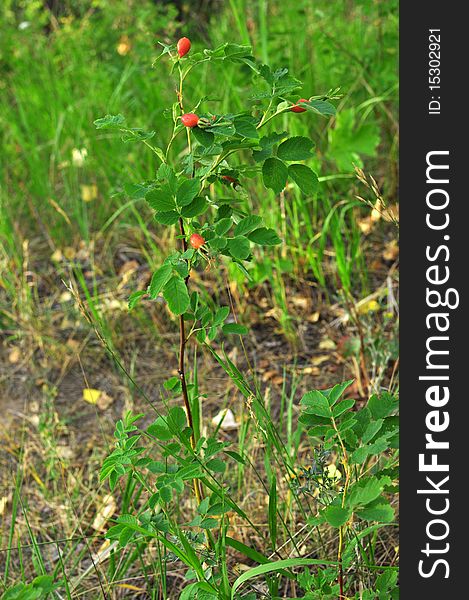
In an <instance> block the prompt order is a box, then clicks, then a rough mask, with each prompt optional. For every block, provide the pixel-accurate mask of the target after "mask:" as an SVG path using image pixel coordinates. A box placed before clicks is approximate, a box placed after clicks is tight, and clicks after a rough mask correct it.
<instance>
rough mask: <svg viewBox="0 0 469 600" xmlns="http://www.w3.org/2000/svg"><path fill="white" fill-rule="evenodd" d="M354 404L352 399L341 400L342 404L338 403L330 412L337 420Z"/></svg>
mask: <svg viewBox="0 0 469 600" xmlns="http://www.w3.org/2000/svg"><path fill="white" fill-rule="evenodd" d="M354 404H355V400H353V398H349V399H347V400H342V402H339V404H337V405H336V406H334V408H333V410H332V414H333V416H334V419H337V417H340V415H341V414H343V413H344V412H345V411H346V410H349V409H350V408H352V406H353V405H354Z"/></svg>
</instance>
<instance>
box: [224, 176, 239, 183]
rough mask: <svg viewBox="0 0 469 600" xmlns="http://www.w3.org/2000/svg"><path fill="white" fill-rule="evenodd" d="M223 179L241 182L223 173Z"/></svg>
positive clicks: (229, 181) (230, 181)
mask: <svg viewBox="0 0 469 600" xmlns="http://www.w3.org/2000/svg"><path fill="white" fill-rule="evenodd" d="M221 178H222V179H224V180H225V181H228V183H233V184H236V183H239V181H238V180H237V179H235V178H234V177H230V176H229V175H222V176H221Z"/></svg>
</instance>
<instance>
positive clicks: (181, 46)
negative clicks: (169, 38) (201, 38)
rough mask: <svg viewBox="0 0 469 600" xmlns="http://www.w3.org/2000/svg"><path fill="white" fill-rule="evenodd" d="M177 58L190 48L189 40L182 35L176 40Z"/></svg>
mask: <svg viewBox="0 0 469 600" xmlns="http://www.w3.org/2000/svg"><path fill="white" fill-rule="evenodd" d="M177 49H178V54H179V58H182V57H183V56H185V55H186V54H187V53H188V52H189V50H190V49H191V41H190V39H189V38H186V37H183V38H181V39H180V40H179V41H178V44H177Z"/></svg>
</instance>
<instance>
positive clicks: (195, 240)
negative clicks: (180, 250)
mask: <svg viewBox="0 0 469 600" xmlns="http://www.w3.org/2000/svg"><path fill="white" fill-rule="evenodd" d="M189 243H190V245H191V246H192V247H193V248H194V249H195V250H198V249H199V248H200V247H201V246H203V245H204V244H205V240H204V238H203V237H202V236H201V235H200V234H199V233H193V234H192V235H191V237H190V238H189Z"/></svg>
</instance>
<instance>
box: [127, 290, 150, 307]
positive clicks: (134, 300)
mask: <svg viewBox="0 0 469 600" xmlns="http://www.w3.org/2000/svg"><path fill="white" fill-rule="evenodd" d="M146 293H147V292H146V291H145V290H139V291H138V292H133V293H132V294H130V296H129V301H128V307H129V310H132V309H133V308H135V307H136V306H137V304H138V302H139V300H140V299H141V298H142V296H145V294H146Z"/></svg>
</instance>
